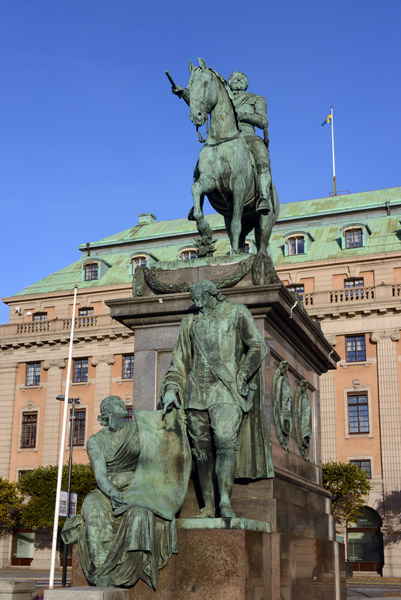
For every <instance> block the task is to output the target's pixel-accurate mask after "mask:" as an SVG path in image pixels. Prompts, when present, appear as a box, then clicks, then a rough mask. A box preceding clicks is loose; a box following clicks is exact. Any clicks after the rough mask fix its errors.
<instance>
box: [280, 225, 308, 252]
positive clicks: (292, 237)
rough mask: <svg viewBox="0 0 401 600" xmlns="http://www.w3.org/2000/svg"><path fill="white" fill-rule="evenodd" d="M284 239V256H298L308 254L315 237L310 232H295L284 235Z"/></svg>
mask: <svg viewBox="0 0 401 600" xmlns="http://www.w3.org/2000/svg"><path fill="white" fill-rule="evenodd" d="M283 238H284V248H283V250H284V256H298V255H299V254H307V253H308V251H309V248H310V245H311V244H312V242H314V237H312V235H311V234H310V233H309V231H300V230H299V229H298V231H297V230H293V231H287V232H286V233H284V234H283Z"/></svg>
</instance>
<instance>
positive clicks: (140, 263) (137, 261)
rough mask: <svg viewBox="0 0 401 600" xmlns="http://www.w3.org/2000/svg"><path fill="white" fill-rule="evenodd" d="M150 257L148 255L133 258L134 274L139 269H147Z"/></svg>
mask: <svg viewBox="0 0 401 600" xmlns="http://www.w3.org/2000/svg"><path fill="white" fill-rule="evenodd" d="M147 262H148V257H147V256H146V254H137V255H136V256H133V257H132V258H131V265H132V274H134V273H135V269H136V268H137V267H146V264H147Z"/></svg>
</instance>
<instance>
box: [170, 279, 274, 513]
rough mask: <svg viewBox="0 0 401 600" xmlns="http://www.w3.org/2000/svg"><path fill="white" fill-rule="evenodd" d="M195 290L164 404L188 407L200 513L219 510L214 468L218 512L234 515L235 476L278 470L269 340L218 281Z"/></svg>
mask: <svg viewBox="0 0 401 600" xmlns="http://www.w3.org/2000/svg"><path fill="white" fill-rule="evenodd" d="M190 294H191V298H192V300H193V301H194V304H195V306H196V307H197V308H198V310H199V312H198V313H196V314H189V315H186V316H185V317H184V318H183V319H182V321H181V328H180V334H179V338H178V341H177V343H176V345H175V347H174V350H173V355H172V362H171V366H170V368H169V369H168V371H167V374H166V377H165V380H164V382H163V384H162V390H161V394H162V404H163V407H164V409H163V410H164V412H165V413H168V411H169V410H170V409H171V408H172V407H176V408H177V409H178V410H182V408H184V409H185V412H186V416H187V420H188V434H189V437H190V439H191V442H192V446H193V449H192V452H193V454H194V456H195V458H196V465H197V471H198V476H199V482H200V487H201V491H202V496H203V502H204V507H203V508H202V509H201V512H200V514H199V515H198V516H199V517H204V518H208V517H214V516H215V512H216V501H215V490H214V486H213V478H214V474H216V479H217V484H218V492H219V512H220V516H221V517H235V514H234V512H233V510H232V508H231V492H232V487H233V482H234V478H235V477H238V478H262V477H266V478H267V477H273V476H274V471H273V464H272V458H271V453H270V444H269V437H268V430H267V422H266V414H265V405H264V398H263V382H262V374H261V369H260V366H261V364H262V361H263V359H264V357H265V356H266V353H267V348H266V345H265V343H264V341H263V339H262V336H261V335H260V333H259V330H258V328H257V327H256V324H255V322H254V320H253V317H252V315H251V313H250V312H249V310H248V309H247V308H246V307H245V306H244V305H243V304H230V303H229V302H227V301H226V299H225V297H224V296H222V295H221V293H220V292H219V291H218V289H217V287H216V286H215V284H214V283H212V282H211V281H207V280H205V281H201V282H199V283H195V284H193V285H192V286H191V289H190Z"/></svg>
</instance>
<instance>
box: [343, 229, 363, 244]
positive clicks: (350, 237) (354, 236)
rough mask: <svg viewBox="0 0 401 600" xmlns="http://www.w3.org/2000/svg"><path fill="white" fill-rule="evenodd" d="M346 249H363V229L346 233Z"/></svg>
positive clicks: (348, 230)
mask: <svg viewBox="0 0 401 600" xmlns="http://www.w3.org/2000/svg"><path fill="white" fill-rule="evenodd" d="M344 236H345V247H346V248H362V247H363V231H362V228H361V227H358V228H355V229H347V230H346V231H344Z"/></svg>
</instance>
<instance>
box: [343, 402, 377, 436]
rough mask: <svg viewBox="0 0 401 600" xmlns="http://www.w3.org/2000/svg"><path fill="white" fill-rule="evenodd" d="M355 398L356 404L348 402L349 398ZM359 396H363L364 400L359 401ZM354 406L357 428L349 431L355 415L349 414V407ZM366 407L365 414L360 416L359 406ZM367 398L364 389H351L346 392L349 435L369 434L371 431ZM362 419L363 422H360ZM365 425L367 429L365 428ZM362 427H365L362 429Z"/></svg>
mask: <svg viewBox="0 0 401 600" xmlns="http://www.w3.org/2000/svg"><path fill="white" fill-rule="evenodd" d="M351 398H356V399H357V402H356V404H352V405H351V404H350V399H351ZM359 398H364V400H365V401H364V402H363V403H362V402H360V401H359ZM353 407H356V414H357V430H355V431H351V429H352V428H353V424H354V423H355V422H356V421H355V417H353V416H352V415H351V412H350V408H353ZM364 407H366V416H361V412H362V411H361V410H360V409H361V408H364ZM369 408H370V407H369V398H368V394H367V392H366V391H357V392H356V391H355V390H354V391H352V392H347V415H348V435H349V437H353V436H354V435H369V434H370V433H371V424H370V418H369V417H370V410H369ZM362 421H363V423H364V424H361V423H362ZM366 427H367V430H366ZM362 429H365V430H363V431H362Z"/></svg>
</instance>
